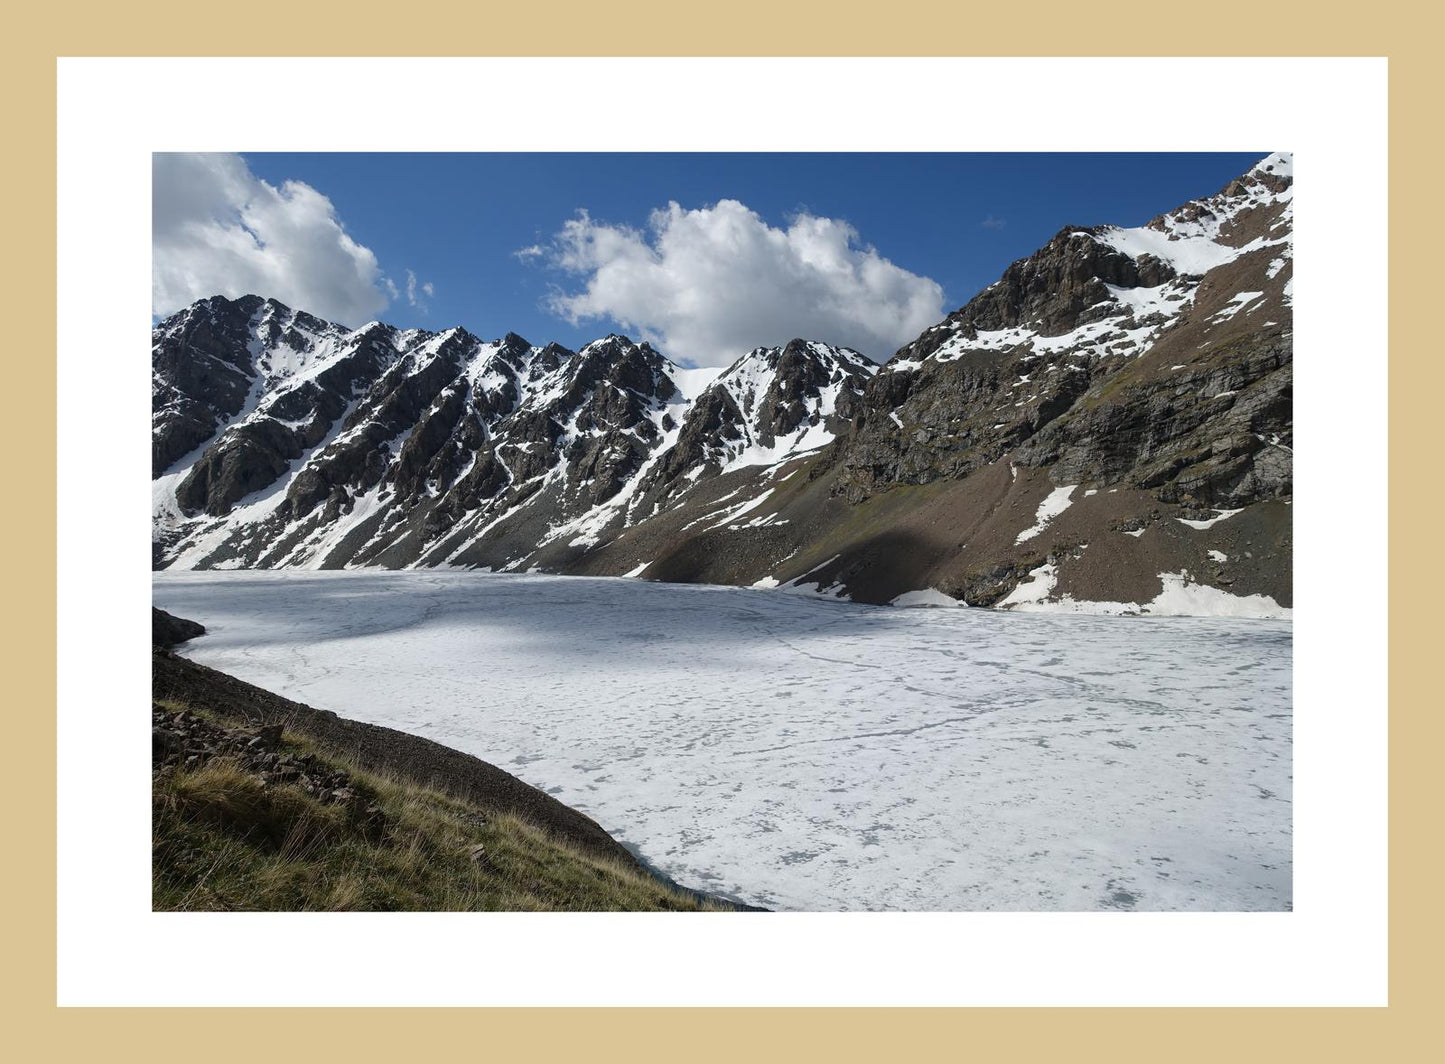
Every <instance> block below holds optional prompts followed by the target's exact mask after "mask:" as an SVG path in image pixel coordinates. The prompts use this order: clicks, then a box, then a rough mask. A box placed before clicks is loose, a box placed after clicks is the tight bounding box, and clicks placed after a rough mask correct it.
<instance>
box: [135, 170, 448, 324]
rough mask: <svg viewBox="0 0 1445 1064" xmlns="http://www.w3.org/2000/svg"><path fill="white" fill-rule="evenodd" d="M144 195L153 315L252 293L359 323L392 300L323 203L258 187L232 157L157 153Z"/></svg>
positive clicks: (372, 263) (370, 259)
mask: <svg viewBox="0 0 1445 1064" xmlns="http://www.w3.org/2000/svg"><path fill="white" fill-rule="evenodd" d="M151 195H152V208H153V214H152V273H151V311H152V313H154V314H161V315H163V314H170V313H173V312H174V311H176V310H179V309H180V308H181V307H184V306H186V305H187V304H189V303H192V302H194V301H195V300H197V299H201V298H204V297H206V296H212V295H217V294H220V295H225V296H230V297H232V298H235V297H237V296H242V295H246V294H248V293H255V294H257V295H263V296H270V297H274V298H276V299H279V300H281V302H283V303H286V304H289V305H290V306H293V307H297V308H299V309H303V310H307V311H310V312H311V313H313V314H317V315H319V316H320V317H323V318H327V319H329V320H332V321H338V322H341V323H343V324H347V325H359V324H360V323H361V322H363V321H365V320H367V319H368V318H370V317H372V316H374V315H375V314H377V313H378V312H380V311H381V310H382V309H384V308H385V307H386V306H387V304H388V303H389V302H390V300H391V299H392V298H395V297H396V295H397V290H396V286H395V285H394V284H393V283H392V282H391V281H390V280H389V279H388V278H386V277H384V276H383V275H382V272H381V266H380V264H379V263H378V262H377V260H376V256H375V255H374V254H373V253H372V252H371V249H369V248H367V247H364V246H363V245H361V244H358V243H357V242H356V241H355V240H353V239H352V238H351V237H350V236H348V235H347V233H346V230H345V229H344V228H343V226H342V224H341V219H340V218H339V217H338V216H337V214H336V208H335V207H334V206H333V205H332V203H331V201H330V200H329V199H327V198H326V197H325V196H324V195H322V194H321V193H320V192H318V191H316V189H314V188H312V187H311V186H310V185H307V184H304V183H303V182H300V181H286V182H284V183H282V184H281V185H280V187H277V186H275V185H272V184H270V183H268V182H266V181H263V180H261V179H260V178H258V177H256V176H255V175H254V174H253V173H251V170H250V168H249V167H248V166H247V165H246V161H245V160H244V159H242V158H241V157H240V156H239V155H223V154H209V153H207V154H160V153H158V154H156V155H155V156H153V162H152V191H151ZM408 276H410V271H408ZM414 283H415V282H414V279H412V280H411V281H410V282H409V283H408V294H409V297H411V298H412V299H413V304H415V299H414V292H413V291H412V288H413V286H414ZM428 287H429V286H427V285H423V286H422V290H423V291H427V289H428ZM428 294H430V293H429V292H428Z"/></svg>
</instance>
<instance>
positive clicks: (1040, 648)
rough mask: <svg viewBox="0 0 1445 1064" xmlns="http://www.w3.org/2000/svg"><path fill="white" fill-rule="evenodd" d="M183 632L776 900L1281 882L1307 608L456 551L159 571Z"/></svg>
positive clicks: (943, 904)
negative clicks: (632, 568)
mask: <svg viewBox="0 0 1445 1064" xmlns="http://www.w3.org/2000/svg"><path fill="white" fill-rule="evenodd" d="M154 597H155V603H156V605H158V606H161V607H162V608H164V609H167V610H170V611H171V612H172V613H175V614H177V615H179V616H182V617H188V618H192V619H195V620H198V621H201V622H202V623H204V624H205V625H206V626H207V628H208V629H209V631H208V634H207V635H205V636H204V637H202V638H200V639H198V640H196V641H194V642H193V643H190V644H187V645H186V646H184V647H183V648H182V651H183V652H184V653H185V654H186V655H187V656H188V657H191V658H193V659H194V660H196V661H199V662H201V663H203V664H206V665H211V666H213V667H215V668H218V669H221V670H223V671H225V672H228V673H231V674H232V675H235V676H237V677H239V678H241V679H244V680H247V681H249V682H251V683H255V684H257V685H259V686H262V687H265V688H267V689H269V690H272V691H275V692H277V693H278V694H282V695H285V696H287V697H291V698H295V699H297V700H300V701H304V702H307V703H310V704H311V705H314V706H317V707H320V708H325V709H331V710H335V711H336V712H338V713H340V714H342V715H343V716H350V717H355V718H357V719H360V720H365V721H370V722H373V723H377V724H385V725H389V726H391V727H395V728H399V729H401V730H404V731H408V732H413V733H416V734H419V735H424V736H427V737H428V738H431V739H434V740H436V741H438V742H441V743H444V744H446V745H448V746H453V747H456V748H458V749H461V750H464V751H467V752H469V753H473V754H476V755H477V756H479V757H481V758H483V759H485V760H488V761H491V762H493V763H494V764H497V765H499V766H501V767H502V768H505V769H507V770H508V771H510V772H512V773H514V774H515V775H517V776H519V777H521V778H522V779H524V780H526V781H527V782H529V783H532V784H534V785H536V786H538V787H541V788H542V789H544V790H546V791H548V792H550V793H551V794H554V795H556V796H557V797H558V798H559V799H560V800H562V801H563V802H566V803H567V804H569V805H571V806H573V807H575V808H577V809H580V810H582V811H584V812H586V813H587V814H588V815H590V816H592V817H593V818H594V819H595V820H597V821H598V822H599V823H600V824H601V825H602V826H603V827H604V828H606V829H607V830H608V831H609V832H611V833H612V834H613V835H614V836H615V837H616V838H618V839H619V840H621V841H623V842H625V843H626V844H628V845H630V846H633V847H635V848H636V849H637V851H638V852H639V853H640V854H641V855H642V856H643V857H644V858H646V859H647V860H648V861H649V862H650V863H652V864H653V865H655V866H656V867H657V868H659V869H660V870H661V871H663V872H664V873H666V874H667V875H669V876H671V877H672V878H674V879H676V880H677V881H678V882H680V883H682V884H684V885H687V886H694V887H698V888H700V889H704V890H708V891H712V892H715V893H719V894H724V895H727V896H729V897H733V898H736V899H738V900H741V901H745V902H748V903H752V904H757V905H764V906H767V907H769V908H778V909H814V910H816V909H823V910H869V909H914V910H971V909H1064V910H1079V909H1085V910H1092V909H1169V910H1176V909H1193V910H1238V909H1251V910H1259V909H1276V910H1277V909H1285V908H1288V907H1289V906H1290V904H1291V807H1290V799H1291V757H1290V732H1291V672H1290V666H1291V626H1290V624H1289V623H1287V622H1277V621H1258V620H1252V621H1243V620H1225V619H1203V618H1117V617H1091V616H1054V615H1017V614H1007V613H997V612H992V611H986V610H970V609H948V610H941V609H938V610H935V609H888V608H878V607H868V606H855V605H851V604H848V603H841V602H831V601H822V600H818V599H813V598H806V597H800V596H796V595H785V594H779V593H776V592H769V591H754V590H742V589H735V588H720V587H712V586H703V585H676V584H654V583H648V582H645V581H637V580H624V579H591V578H583V577H550V576H536V575H489V574H478V573H470V572H437V571H427V570H420V571H406V572H380V571H365V572H326V573H314V572H306V573H302V572H296V571H289V572H223V573H222V572H199V573H165V572H162V573H157V574H155V576H154Z"/></svg>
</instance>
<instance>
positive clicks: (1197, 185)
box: [244, 146, 1268, 357]
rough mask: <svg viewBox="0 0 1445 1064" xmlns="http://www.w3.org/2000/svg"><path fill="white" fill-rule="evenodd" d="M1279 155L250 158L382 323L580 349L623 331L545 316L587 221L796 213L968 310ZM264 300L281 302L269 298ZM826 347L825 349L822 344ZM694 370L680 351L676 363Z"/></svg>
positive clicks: (772, 221)
mask: <svg viewBox="0 0 1445 1064" xmlns="http://www.w3.org/2000/svg"><path fill="white" fill-rule="evenodd" d="M1267 153H1268V150H1267V146H1264V148H1262V150H1259V151H1248V152H1236V153H1227V154H1226V153H1209V154H1152V153H1151V154H859V153H854V154H786V155H779V154H602V155H596V154H588V155H579V154H436V155H428V154H323V153H308V154H271V153H246V154H244V160H245V162H246V164H248V165H249V167H250V170H251V172H252V173H253V174H254V175H255V176H256V177H259V178H261V179H263V180H264V181H265V182H267V183H269V184H271V185H273V186H278V187H279V186H281V185H282V184H283V183H284V182H287V181H300V182H304V183H305V184H307V185H309V186H311V187H312V188H314V189H315V190H317V191H318V192H320V193H321V194H322V195H324V196H325V197H327V198H329V200H330V201H331V204H332V205H333V207H334V208H335V214H336V217H337V218H338V219H339V220H340V222H341V224H342V225H343V226H344V227H345V230H346V233H347V234H348V235H349V236H350V237H351V238H352V239H353V240H355V241H356V242H358V243H360V244H362V245H364V246H365V247H366V248H369V249H371V251H372V252H373V253H374V254H375V256H376V259H377V260H378V262H379V264H380V267H381V269H382V271H383V272H384V273H385V275H386V276H387V277H389V278H390V279H391V280H392V282H393V284H395V285H397V286H399V287H401V288H403V289H404V281H405V278H406V271H408V270H410V271H412V272H413V273H414V275H415V277H416V279H417V284H418V285H420V284H424V283H429V284H430V285H431V286H432V294H431V295H430V296H429V297H426V296H422V295H420V294H418V298H417V302H416V304H415V305H413V303H412V302H410V301H408V299H407V298H406V296H405V292H404V291H403V292H402V294H401V295H400V297H398V298H395V299H393V300H392V302H391V305H390V306H388V307H386V308H385V309H384V310H383V311H382V312H381V313H380V314H378V315H377V316H378V317H380V318H381V319H382V320H385V321H388V322H390V323H392V324H395V325H399V326H406V327H411V326H417V327H424V328H429V329H442V328H447V327H449V326H452V325H458V324H460V325H465V326H466V327H467V328H469V329H471V330H472V331H473V332H476V333H479V334H481V335H483V336H488V337H490V336H495V335H501V334H502V333H504V332H507V331H514V332H518V333H520V334H522V335H523V336H525V337H527V338H528V339H529V340H531V341H532V342H533V343H545V342H547V341H549V340H557V341H559V342H561V343H563V344H566V345H568V346H569V347H574V348H575V347H576V346H578V345H579V344H580V343H583V342H585V341H586V340H589V339H592V338H594V337H596V336H598V335H601V334H603V333H606V332H608V331H612V330H616V331H625V330H624V329H623V327H622V326H621V325H620V324H619V323H618V322H616V321H615V320H606V319H605V317H604V318H600V319H597V320H586V321H582V322H580V323H578V324H575V325H574V324H573V323H571V322H569V321H567V320H566V319H565V318H564V317H563V316H561V315H559V313H558V312H557V310H556V308H555V307H553V306H549V305H548V300H547V297H548V293H549V291H550V292H555V291H556V290H557V288H558V286H560V288H561V289H562V290H563V291H565V292H572V291H575V290H576V289H577V288H579V287H580V286H581V285H582V283H583V279H581V278H579V276H577V275H569V274H568V273H566V272H564V271H562V270H560V269H558V268H557V267H556V265H555V263H553V262H549V257H548V256H540V255H539V256H532V257H530V258H529V257H527V256H518V255H517V254H516V252H517V251H518V250H519V249H522V248H526V247H529V246H533V245H541V246H544V247H545V246H548V245H549V242H550V241H551V240H552V239H553V237H554V235H555V234H557V233H558V231H559V230H560V229H561V228H562V226H563V225H564V223H566V222H567V221H568V220H569V219H573V218H575V217H576V216H577V212H578V211H579V210H586V211H587V212H588V213H589V215H590V217H591V219H592V220H593V221H594V222H597V223H610V224H612V225H617V226H627V227H632V228H636V229H640V230H645V229H646V228H647V225H648V219H649V215H650V213H651V212H652V211H653V210H654V209H657V208H663V207H666V205H667V204H668V203H669V201H676V202H677V203H679V204H680V205H681V206H682V207H683V208H688V209H693V208H701V207H705V206H709V205H712V204H715V203H717V202H718V201H719V200H723V199H734V200H739V201H741V202H742V203H743V204H745V205H746V206H747V207H749V208H751V209H752V210H753V211H754V212H756V213H757V214H758V215H760V216H761V218H762V220H763V221H764V222H766V223H768V225H770V226H774V227H780V228H786V227H787V225H788V224H789V222H790V220H791V219H793V218H794V217H796V216H797V215H799V214H811V215H814V216H817V217H820V218H829V219H835V220H842V221H846V222H847V223H848V224H850V225H851V226H852V227H853V228H854V229H855V230H856V232H857V235H858V239H857V243H858V244H859V245H862V246H869V245H871V246H872V247H873V248H875V249H876V250H877V252H878V254H879V255H881V256H883V257H884V258H886V259H888V260H890V261H891V262H892V263H894V264H895V265H897V266H899V267H901V268H902V269H904V270H907V271H910V272H911V273H913V274H917V275H920V276H922V277H927V278H931V279H932V280H933V281H936V282H937V283H938V285H940V286H941V287H942V303H943V310H944V312H945V313H946V312H948V311H951V310H953V309H956V308H957V307H959V306H961V305H962V304H963V303H965V302H967V301H968V300H969V299H970V298H971V297H972V296H973V295H974V294H975V293H976V292H978V291H979V290H980V289H981V288H983V287H985V286H986V285H988V284H990V283H992V282H993V281H994V280H996V279H997V278H998V276H999V274H1000V273H1001V272H1002V271H1003V269H1004V268H1005V267H1006V266H1007V265H1008V264H1009V263H1010V262H1012V261H1013V260H1015V259H1017V258H1020V257H1022V256H1025V255H1027V254H1029V253H1030V252H1032V251H1033V250H1034V249H1036V248H1037V247H1038V246H1039V245H1041V244H1042V243H1044V242H1045V241H1047V240H1048V239H1049V237H1051V236H1052V235H1053V234H1054V233H1055V232H1057V231H1058V230H1059V229H1060V228H1061V227H1063V226H1065V225H1094V224H1098V223H1104V222H1110V223H1115V224H1119V225H1125V226H1130V225H1140V224H1142V223H1144V222H1145V221H1147V220H1148V219H1149V218H1151V217H1153V216H1154V215H1156V214H1158V213H1160V212H1162V211H1165V210H1169V209H1171V208H1173V207H1175V206H1178V205H1179V204H1181V203H1183V202H1185V201H1187V200H1189V199H1193V198H1197V197H1201V196H1205V195H1208V194H1211V193H1213V192H1215V191H1217V190H1218V189H1220V188H1221V187H1222V186H1223V185H1225V184H1226V183H1227V182H1228V181H1229V180H1230V179H1231V178H1233V177H1236V176H1238V175H1239V174H1241V173H1243V172H1245V171H1246V170H1247V169H1248V168H1249V167H1250V166H1251V165H1252V164H1253V163H1254V162H1256V161H1257V160H1259V159H1260V158H1261V157H1263V156H1264V155H1266V154H1267ZM262 294H269V293H262ZM819 339H829V338H828V337H819ZM670 353H673V354H674V355H675V357H676V356H677V355H681V356H683V357H686V354H687V353H686V352H670Z"/></svg>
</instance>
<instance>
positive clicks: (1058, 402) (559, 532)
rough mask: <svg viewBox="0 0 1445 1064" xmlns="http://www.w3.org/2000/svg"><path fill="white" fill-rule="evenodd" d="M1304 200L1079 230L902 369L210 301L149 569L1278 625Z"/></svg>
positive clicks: (1197, 205)
mask: <svg viewBox="0 0 1445 1064" xmlns="http://www.w3.org/2000/svg"><path fill="white" fill-rule="evenodd" d="M1292 197H1293V176H1292V164H1291V159H1290V157H1289V156H1287V155H1272V156H1270V157H1268V158H1266V159H1264V160H1263V161H1261V162H1260V163H1259V164H1258V165H1257V166H1256V167H1254V168H1253V169H1251V170H1250V172H1249V173H1247V174H1245V175H1244V176H1242V177H1240V178H1238V179H1236V180H1235V181H1233V182H1231V183H1230V184H1229V185H1228V186H1227V187H1226V188H1224V189H1223V190H1221V191H1220V192H1219V193H1217V194H1216V195H1214V196H1211V197H1208V198H1206V199H1202V200H1197V201H1193V202H1191V203H1188V204H1185V205H1184V206H1182V207H1180V208H1178V209H1176V210H1173V211H1170V212H1169V213H1167V214H1164V215H1161V216H1159V217H1158V218H1155V219H1154V220H1153V221H1151V222H1149V223H1148V224H1147V225H1145V226H1142V227H1139V228H1135V229H1122V228H1119V227H1117V226H1109V225H1103V226H1093V227H1088V228H1086V227H1079V226H1070V227H1066V228H1065V229H1063V230H1061V231H1060V232H1059V234H1058V235H1057V236H1055V237H1054V238H1053V239H1052V240H1051V241H1049V242H1048V243H1047V244H1046V245H1045V246H1044V247H1042V248H1040V249H1039V250H1038V251H1037V252H1035V253H1034V254H1033V255H1031V256H1029V257H1028V258H1025V259H1022V260H1020V261H1018V262H1016V263H1014V264H1013V265H1012V266H1010V267H1009V268H1008V269H1007V270H1006V271H1005V272H1004V274H1003V276H1002V277H1001V278H1000V279H999V280H998V281H997V282H995V283H994V284H993V285H990V286H989V287H988V288H987V289H985V290H984V291H982V292H980V293H979V294H978V295H977V296H976V297H975V298H974V299H972V300H971V301H970V302H969V303H968V304H966V305H965V306H964V307H962V308H960V309H959V310H958V311H956V312H954V313H953V314H951V315H949V316H948V317H947V318H946V319H944V320H943V321H942V322H939V323H938V324H937V325H935V326H933V327H931V328H929V329H928V330H926V331H925V332H924V333H923V334H922V335H921V336H919V337H918V338H917V339H916V340H914V341H913V342H912V343H910V344H908V345H907V346H905V347H904V348H902V349H901V350H900V351H899V352H898V353H897V354H896V355H895V356H894V357H893V358H892V359H891V360H890V361H889V362H888V363H887V364H886V365H885V366H883V367H881V368H880V367H877V366H875V365H874V364H872V363H871V362H869V361H868V360H867V359H866V358H864V357H863V356H861V355H859V354H858V353H857V352H853V351H849V350H847V349H843V348H838V347H833V346H829V345H828V344H825V343H821V342H818V341H805V340H793V341H791V342H789V343H788V344H786V345H784V346H782V347H778V348H759V349H757V350H755V351H752V352H749V353H748V354H747V355H745V356H743V357H742V358H740V359H739V360H738V361H737V362H736V363H734V364H733V365H732V366H730V367H728V368H727V369H725V370H723V371H721V372H720V373H718V372H716V371H706V370H690V369H685V368H683V367H680V366H679V365H677V364H675V363H674V362H672V361H670V360H669V359H667V358H665V357H664V356H663V355H662V354H660V353H659V352H658V351H656V350H654V349H653V348H651V347H650V346H649V345H648V344H646V343H642V344H635V343H633V342H632V341H631V340H629V339H627V338H626V337H622V336H608V337H604V338H602V339H600V340H596V341H594V342H592V343H590V344H588V345H586V346H585V347H583V348H582V349H581V350H580V351H577V352H572V351H569V350H567V349H565V348H562V347H560V346H557V345H555V344H554V345H548V346H546V347H535V346H532V345H530V344H529V343H528V342H527V341H525V340H523V339H522V338H520V337H518V336H516V335H514V334H509V335H507V336H505V337H503V338H502V339H500V340H493V341H483V340H481V339H479V338H478V337H476V336H473V335H472V334H471V333H469V332H467V331H466V330H464V329H460V328H458V329H452V330H449V331H447V332H443V333H431V332H426V331H420V330H397V329H394V328H391V327H390V326H387V325H383V324H381V323H379V322H372V323H370V324H368V325H366V326H363V327H362V328H360V329H357V330H347V329H345V328H342V327H340V326H337V325H333V324H330V323H327V322H323V321H320V320H319V319H316V318H314V317H312V316H310V315H308V314H305V313H304V312H301V311H293V310H291V309H289V308H287V307H284V306H281V305H280V304H278V303H276V302H274V301H272V300H265V299H262V298H260V297H256V296H249V297H246V298H243V299H239V300H234V301H233V300H227V299H223V298H220V297H216V298H213V299H208V300H203V301H201V302H199V303H196V304H194V305H193V306H191V307H189V308H187V309H186V310H184V311H182V312H180V313H179V314H177V315H175V316H173V317H171V318H169V319H167V320H165V321H163V322H161V323H160V324H159V325H157V326H156V328H155V330H154V333H153V348H152V375H153V386H152V393H153V426H152V454H153V463H154V477H155V479H154V482H153V490H154V529H155V532H154V553H155V558H154V561H155V564H156V565H157V566H161V567H165V566H175V567H181V568H194V567H252V566H256V567H274V566H305V567H338V566H364V565H376V566H387V567H404V566H437V565H447V566H467V567H485V568H491V569H502V570H518V569H531V568H540V569H543V570H545V571H555V572H574V573H594V574H604V575H642V576H646V577H648V578H652V579H663V580H706V581H712V582H719V583H735V584H757V585H759V586H765V587H766V586H786V587H788V588H790V589H793V590H797V589H800V588H803V589H806V588H811V589H815V590H818V591H822V592H825V593H828V594H837V595H847V596H849V597H852V598H855V599H858V600H860V601H868V602H889V601H893V600H895V599H900V598H901V599H902V601H904V602H918V601H924V600H927V601H932V602H952V601H964V602H967V603H969V604H973V605H997V606H1004V607H1007V608H1015V609H1057V610H1073V609H1089V610H1100V609H1103V610H1111V611H1116V612H1132V611H1139V612H1156V613H1159V612H1184V613H1198V612H1229V613H1239V612H1245V613H1259V614H1271V615H1272V614H1278V613H1279V612H1281V611H1282V610H1283V609H1284V608H1286V607H1287V606H1288V603H1289V601H1290V553H1291V521H1290V513H1289V504H1290V502H1291V492H1292V479H1291V459H1292V452H1291V446H1292V423H1293V418H1292V379H1293V378H1292V355H1293V349H1292V335H1293V333H1292V311H1291V283H1292V282H1291V278H1292V243H1291V230H1292V224H1291V223H1292Z"/></svg>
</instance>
